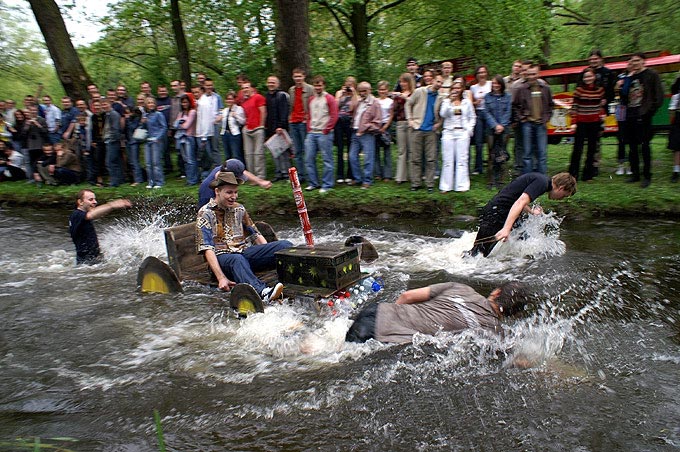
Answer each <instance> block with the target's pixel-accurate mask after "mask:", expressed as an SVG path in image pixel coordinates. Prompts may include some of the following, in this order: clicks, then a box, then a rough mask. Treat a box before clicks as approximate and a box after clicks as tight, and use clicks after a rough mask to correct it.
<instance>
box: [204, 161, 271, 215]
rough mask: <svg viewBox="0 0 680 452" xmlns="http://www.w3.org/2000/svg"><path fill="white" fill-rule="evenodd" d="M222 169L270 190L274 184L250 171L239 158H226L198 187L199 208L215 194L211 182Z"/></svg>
mask: <svg viewBox="0 0 680 452" xmlns="http://www.w3.org/2000/svg"><path fill="white" fill-rule="evenodd" d="M220 171H229V172H232V173H234V175H235V176H236V177H237V178H239V179H241V180H243V181H244V182H249V183H251V184H253V185H257V186H259V187H262V188H264V189H265V190H269V189H270V188H271V186H272V183H271V181H268V180H266V179H260V178H259V177H257V176H256V175H254V174H253V173H251V172H250V171H248V170H246V166H245V165H244V164H243V162H242V161H240V160H239V159H229V160H225V161H224V163H223V164H222V165H220V166H216V167H215V168H214V169H213V170H212V171H211V172H210V174H208V176H207V177H206V178H205V179H204V180H203V182H201V186H200V188H199V189H198V208H199V209H200V208H201V207H203V206H204V205H205V204H206V203H207V202H208V201H210V198H212V197H213V196H215V190H214V189H212V188H211V187H210V183H211V182H212V181H214V180H215V178H216V177H217V173H219V172H220Z"/></svg>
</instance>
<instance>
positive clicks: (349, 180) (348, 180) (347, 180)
mask: <svg viewBox="0 0 680 452" xmlns="http://www.w3.org/2000/svg"><path fill="white" fill-rule="evenodd" d="M352 182H354V181H353V180H352V179H345V183H346V184H350V183H352Z"/></svg>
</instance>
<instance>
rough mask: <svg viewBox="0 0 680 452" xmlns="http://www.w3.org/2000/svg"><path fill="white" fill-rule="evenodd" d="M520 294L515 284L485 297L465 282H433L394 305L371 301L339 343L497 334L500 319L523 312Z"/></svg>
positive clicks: (410, 293)
mask: <svg viewBox="0 0 680 452" xmlns="http://www.w3.org/2000/svg"><path fill="white" fill-rule="evenodd" d="M526 298H527V297H526V294H525V292H524V290H523V288H522V286H521V285H520V284H519V283H517V282H509V283H505V284H503V285H502V286H501V287H498V288H496V289H494V290H492V291H491V293H490V294H489V297H488V298H484V297H483V296H482V295H480V294H478V293H477V292H475V291H474V290H473V289H472V288H471V287H469V286H466V285H465V284H459V283H455V282H448V283H441V284H433V285H431V286H427V287H422V288H420V289H413V290H408V291H406V292H404V293H402V294H401V295H400V296H399V298H397V301H396V302H395V303H375V304H372V305H370V306H367V307H366V308H364V309H363V310H362V311H361V312H359V314H358V315H357V318H356V320H355V321H354V323H353V324H352V326H351V327H350V329H349V331H348V332H347V335H346V336H345V341H348V342H366V341H367V340H369V339H376V340H378V341H380V342H392V343H397V344H406V343H410V342H411V341H412V340H413V335H414V334H416V333H422V334H429V335H434V334H436V333H437V332H439V331H448V332H454V333H459V332H461V331H464V330H466V329H469V328H481V329H485V330H488V331H493V332H495V333H500V332H501V326H500V320H501V319H502V318H505V317H510V316H512V315H514V314H516V313H518V312H521V311H523V310H524V307H525V305H526Z"/></svg>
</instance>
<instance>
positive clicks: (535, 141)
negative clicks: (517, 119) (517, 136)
mask: <svg viewBox="0 0 680 452" xmlns="http://www.w3.org/2000/svg"><path fill="white" fill-rule="evenodd" d="M522 138H523V139H524V146H523V147H524V162H523V167H522V174H527V173H531V172H534V171H536V172H539V173H542V174H548V154H547V152H548V129H546V127H545V124H538V123H535V122H529V121H527V122H523V123H522ZM534 162H535V163H534Z"/></svg>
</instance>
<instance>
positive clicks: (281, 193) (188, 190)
mask: <svg viewBox="0 0 680 452" xmlns="http://www.w3.org/2000/svg"><path fill="white" fill-rule="evenodd" d="M666 143H667V137H666V136H665V135H661V136H657V137H656V138H655V139H654V141H653V144H652V157H653V160H652V173H653V177H652V184H651V186H650V187H648V188H646V189H643V188H640V186H639V184H627V183H625V180H626V176H617V175H615V174H614V173H615V171H616V167H617V160H616V140H615V139H614V138H606V139H604V140H603V141H602V154H603V155H602V160H601V166H600V175H599V176H598V177H597V178H596V179H595V180H593V181H592V182H588V183H579V185H578V191H577V193H576V195H574V196H573V197H572V198H569V199H567V200H565V201H560V202H556V201H550V200H549V199H548V198H547V196H544V197H541V198H540V203H541V205H543V206H544V208H546V209H547V210H555V211H557V212H558V213H559V214H560V215H569V216H570V217H576V218H590V217H603V216H604V217H621V216H642V215H644V216H652V217H672V218H678V217H680V184H672V183H671V182H670V177H671V172H672V164H673V161H672V153H671V152H670V151H668V150H667V149H666ZM395 151H396V149H394V150H393V157H395V155H394V154H395ZM571 151H572V145H570V144H559V145H551V146H549V148H548V167H549V174H551V175H552V174H555V173H557V172H560V171H564V170H566V169H567V167H568V165H569V158H570V156H571ZM394 168H396V163H395V166H394ZM272 172H273V169H272V168H269V174H271V173H272ZM175 176H176V174H171V175H170V177H168V179H167V185H166V186H165V187H163V189H160V190H147V189H146V188H145V187H144V186H143V185H139V186H136V187H130V186H129V185H127V184H126V185H124V186H120V187H116V188H108V187H104V188H96V187H95V188H93V191H94V192H95V193H96V194H97V199H98V201H99V202H100V203H103V202H106V201H109V200H111V199H115V198H121V197H124V198H129V199H130V200H132V202H133V203H136V204H143V205H145V206H148V207H149V208H150V209H154V208H158V207H159V206H163V205H174V206H178V205H184V206H187V207H189V206H191V205H193V204H195V203H196V200H197V191H198V188H197V187H186V186H185V181H184V179H179V178H177V177H175ZM82 188H90V186H89V185H88V184H81V185H78V186H64V187H48V186H44V187H37V186H35V185H34V184H27V183H25V182H23V181H22V182H5V183H0V205H3V206H7V205H10V206H12V205H19V206H28V207H50V206H52V207H55V206H59V207H68V206H72V205H73V204H74V202H75V196H76V194H77V192H78V190H80V189H82ZM495 193H496V190H490V189H488V188H487V185H486V176H483V175H479V176H472V180H471V189H470V191H468V192H465V193H454V192H450V193H447V194H440V193H439V191H438V190H436V191H435V193H433V194H428V193H427V191H426V190H424V189H421V190H419V191H416V192H411V191H410V190H409V185H408V184H407V183H404V184H401V185H397V184H396V183H394V182H393V181H390V182H382V181H381V182H376V184H375V185H374V186H373V187H371V189H370V190H361V189H359V188H357V187H350V186H347V185H344V184H342V185H338V186H336V188H335V189H333V190H331V191H330V192H328V193H326V194H323V195H322V194H320V193H319V192H318V190H317V191H313V192H306V191H305V192H304V195H305V200H306V202H307V207H308V210H309V212H310V216H312V217H341V218H362V217H364V218H365V217H370V218H379V219H382V220H384V221H390V220H392V219H400V220H403V219H405V218H409V217H417V218H419V219H421V220H427V219H431V220H432V221H434V222H438V223H439V222H442V220H444V221H446V220H445V219H446V218H451V217H453V216H457V215H461V216H476V215H477V214H478V211H479V209H480V208H481V207H483V206H484V205H485V204H486V203H487V201H488V200H489V199H491V197H493V195H494V194H495ZM239 200H240V201H241V202H242V203H243V204H245V205H246V206H247V207H248V210H249V211H250V212H251V213H253V214H254V216H258V217H265V218H267V219H268V220H269V221H272V218H275V217H276V216H291V215H295V212H296V208H295V202H294V201H293V197H292V193H291V188H290V184H289V183H288V182H287V181H282V182H277V183H275V184H274V185H273V186H272V188H271V189H270V190H268V191H264V190H262V189H260V188H258V187H254V186H249V185H245V186H243V187H242V188H241V191H240V194H239Z"/></svg>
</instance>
